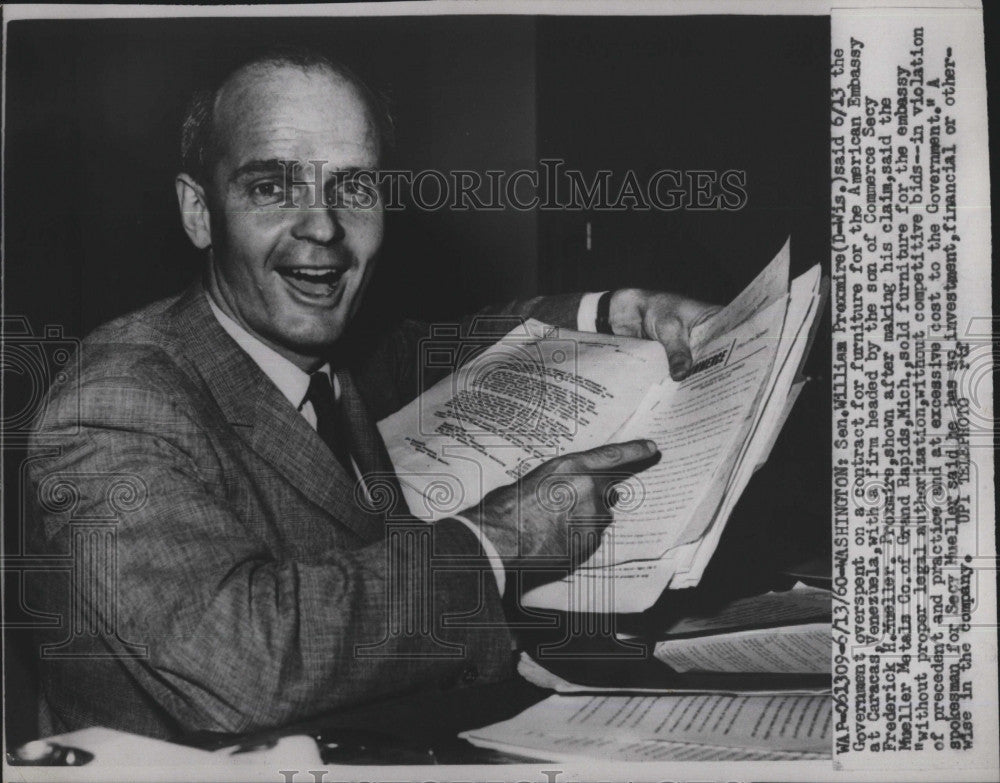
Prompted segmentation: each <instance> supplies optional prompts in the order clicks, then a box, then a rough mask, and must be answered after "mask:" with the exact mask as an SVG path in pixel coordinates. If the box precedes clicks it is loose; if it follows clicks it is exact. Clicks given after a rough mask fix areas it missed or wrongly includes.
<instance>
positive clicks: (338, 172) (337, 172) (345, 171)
mask: <svg viewBox="0 0 1000 783" xmlns="http://www.w3.org/2000/svg"><path fill="white" fill-rule="evenodd" d="M300 162H301V161H296V160H286V159H284V158H269V159H267V160H250V161H247V162H246V163H244V164H243V165H241V166H239V167H238V168H237V169H236V171H234V172H233V173H232V175H231V176H230V177H229V181H230V183H233V182H239V181H240V180H241V179H245V178H246V177H251V176H256V175H258V174H272V175H273V174H285V172H286V170H287V172H288V174H290V175H292V176H293V177H297V176H299V172H298V171H297V169H298V168H299V167H300V166H299V164H300ZM310 162H311V161H310ZM373 169H374V167H370V166H347V167H346V168H342V169H329V170H327V171H326V172H325V174H326V175H327V179H338V180H342V179H350V178H353V177H356V176H358V174H360V173H362V172H365V171H373Z"/></svg>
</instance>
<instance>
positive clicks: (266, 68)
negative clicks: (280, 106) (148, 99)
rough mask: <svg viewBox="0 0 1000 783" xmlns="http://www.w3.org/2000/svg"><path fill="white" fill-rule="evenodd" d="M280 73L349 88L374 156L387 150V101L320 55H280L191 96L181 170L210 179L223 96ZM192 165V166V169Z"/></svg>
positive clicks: (240, 69)
mask: <svg viewBox="0 0 1000 783" xmlns="http://www.w3.org/2000/svg"><path fill="white" fill-rule="evenodd" d="M282 70H293V71H298V72H300V73H303V74H306V75H310V74H325V75H327V76H328V77H330V78H331V80H332V81H333V83H335V84H336V85H338V86H344V85H346V86H347V87H349V88H350V90H351V91H352V93H353V94H354V96H355V97H356V99H357V100H358V101H359V103H360V104H361V106H362V107H363V110H364V117H365V119H366V120H367V122H368V124H369V127H370V128H371V131H372V133H373V135H374V137H375V140H376V145H377V155H378V156H379V157H380V158H381V156H382V155H383V153H384V151H385V149H386V147H387V146H391V145H392V138H393V135H394V134H393V124H394V123H393V119H392V116H391V114H390V113H389V111H388V106H387V99H386V98H385V96H384V95H382V94H381V93H376V92H375V91H374V90H372V88H371V87H370V86H369V85H368V84H367V83H366V82H365V81H364V80H363V79H361V77H359V76H358V75H357V74H356V73H354V71H353V70H352V69H351V68H349V67H348V66H346V65H344V64H342V63H339V62H337V61H335V60H330V59H328V58H325V57H323V56H310V57H308V58H303V57H300V56H296V55H295V54H293V55H290V56H288V55H284V54H282V53H279V54H276V55H267V56H264V57H261V58H259V59H255V60H251V61H249V62H246V63H244V64H242V65H240V66H239V67H237V68H235V69H234V70H232V71H231V72H229V73H228V74H227V75H226V76H225V78H224V79H222V81H220V82H217V83H216V85H215V86H214V89H211V90H203V91H201V96H202V97H201V98H200V99H199V98H198V97H197V96H198V93H196V94H195V96H193V98H192V103H191V104H189V109H188V113H187V116H186V118H185V121H184V128H183V129H182V155H181V167H182V170H184V171H185V173H187V174H190V175H191V176H194V177H195V179H201V178H202V177H205V176H208V177H210V176H211V173H210V169H211V167H212V164H213V163H214V162H215V161H216V160H217V155H216V154H214V153H217V151H218V148H219V143H220V141H221V139H220V138H219V135H218V126H217V123H218V119H219V109H220V107H221V105H222V101H223V100H224V98H225V96H226V93H227V92H228V91H229V90H230V89H231V88H232V87H233V86H234V85H235V84H236V83H237V82H239V81H240V80H244V79H246V78H248V77H251V76H253V75H254V74H255V73H257V74H262V75H267V74H274V73H275V72H278V71H282ZM199 100H200V107H199V103H198V101H199ZM199 114H200V117H199V116H198V115H199ZM191 153H196V160H192V155H191ZM192 163H194V164H195V165H193V166H192V165H191V164H192Z"/></svg>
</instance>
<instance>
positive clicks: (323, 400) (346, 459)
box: [303, 372, 354, 479]
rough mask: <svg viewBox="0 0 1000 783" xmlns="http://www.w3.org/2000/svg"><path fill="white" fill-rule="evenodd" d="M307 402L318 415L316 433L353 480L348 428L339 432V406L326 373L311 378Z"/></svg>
mask: <svg viewBox="0 0 1000 783" xmlns="http://www.w3.org/2000/svg"><path fill="white" fill-rule="evenodd" d="M306 402H308V403H311V404H312V407H313V412H314V413H315V414H316V432H317V433H318V434H319V436H320V437H321V438H322V439H323V442H324V443H325V444H326V445H327V446H328V447H329V449H330V451H332V452H333V456H335V457H336V458H337V460H338V461H339V462H340V464H341V465H343V466H344V470H345V471H347V475H348V477H349V478H351V479H353V478H354V468H353V467H352V465H351V450H350V444H349V443H348V442H347V441H348V438H349V434H348V432H347V428H346V427H345V428H343V431H342V432H338V430H340V429H341V428H340V427H338V426H337V424H338V419H339V416H338V410H339V405H338V404H337V398H336V397H335V396H334V394H333V387H332V386H331V385H330V376H328V375H327V374H326V373H325V372H314V373H312V374H311V375H310V376H309V390H308V391H307V392H306V397H305V400H303V404H304V403H306Z"/></svg>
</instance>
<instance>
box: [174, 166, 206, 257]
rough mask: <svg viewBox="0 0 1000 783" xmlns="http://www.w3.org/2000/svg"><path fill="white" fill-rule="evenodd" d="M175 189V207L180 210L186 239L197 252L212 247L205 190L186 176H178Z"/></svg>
mask: <svg viewBox="0 0 1000 783" xmlns="http://www.w3.org/2000/svg"><path fill="white" fill-rule="evenodd" d="M174 187H175V188H176V189H177V206H178V207H179V208H180V210H181V223H182V224H183V226H184V230H185V231H186V232H187V235H188V239H190V240H191V242H192V243H193V244H194V246H195V247H196V248H198V249H199V250H204V249H205V248H207V247H211V246H212V221H211V217H210V215H209V213H208V201H207V200H206V198H205V189H204V188H203V187H202V186H201V185H199V184H198V183H197V182H195V181H194V180H193V179H191V177H189V176H188V175H187V174H178V175H177V179H175V180H174Z"/></svg>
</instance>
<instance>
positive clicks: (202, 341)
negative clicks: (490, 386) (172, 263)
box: [175, 282, 383, 540]
mask: <svg viewBox="0 0 1000 783" xmlns="http://www.w3.org/2000/svg"><path fill="white" fill-rule="evenodd" d="M175 323H177V324H178V325H179V331H180V334H181V339H182V342H183V351H184V354H185V357H186V358H187V359H188V360H189V361H190V362H191V364H193V365H194V368H195V370H196V371H197V373H198V375H199V376H200V377H201V378H202V380H203V381H204V382H205V384H206V385H207V386H208V388H209V391H210V392H211V394H212V396H213V397H214V398H215V401H216V402H217V403H218V405H219V408H220V409H221V411H222V413H223V415H224V417H225V418H226V421H228V422H229V423H230V424H231V425H233V427H234V429H235V430H236V431H237V432H238V433H239V434H240V436H241V437H243V438H244V439H245V440H246V441H247V443H248V444H249V445H250V447H251V448H252V449H253V450H254V451H255V452H256V453H257V454H259V455H260V456H261V457H263V458H264V459H265V460H267V461H268V462H269V463H271V465H272V466H274V468H275V469H276V470H278V472H280V473H281V474H282V475H283V476H284V477H285V478H286V479H288V481H289V482H290V483H291V484H292V485H293V486H295V488H296V489H298V490H299V491H300V492H302V493H303V494H304V495H305V496H306V497H308V498H309V500H311V501H312V502H313V503H315V504H316V505H318V506H320V507H321V508H323V509H324V510H325V511H326V512H327V513H329V514H330V515H331V516H333V517H334V518H335V519H336V520H337V521H338V522H339V523H341V524H344V525H345V526H347V527H349V528H351V529H352V530H353V531H354V532H355V533H357V534H358V535H359V536H361V537H362V538H364V539H366V540H373V539H374V538H375V537H376V536H379V535H380V534H381V531H382V524H383V522H382V518H381V515H379V514H377V513H373V512H372V511H371V510H370V509H368V508H367V507H366V504H365V503H364V502H363V501H362V502H359V500H358V498H357V497H356V495H355V492H356V483H357V482H356V480H355V479H354V477H353V476H352V477H348V476H347V474H346V473H345V472H344V468H343V466H341V464H340V463H339V462H338V461H337V459H336V458H335V457H334V456H333V454H332V453H331V451H330V449H329V448H327V446H326V444H325V443H323V441H322V439H321V438H320V437H319V435H318V434H317V433H316V432H315V431H314V430H313V429H312V427H310V426H309V423H308V422H307V421H306V420H305V418H303V416H302V414H300V413H299V412H298V411H297V410H295V408H294V407H293V406H292V405H291V404H290V403H289V401H288V400H287V399H286V398H285V397H284V396H283V395H282V394H281V392H280V391H278V388H277V387H276V386H275V385H274V384H273V383H272V382H271V380H270V379H269V378H268V377H267V376H266V375H265V374H264V372H263V371H262V370H261V369H260V367H258V366H257V364H256V363H255V362H254V361H253V360H252V359H251V358H250V357H249V356H248V355H247V354H246V353H245V352H244V351H243V350H242V349H241V348H240V347H239V346H238V345H237V344H236V342H235V341H234V340H233V339H232V338H231V337H230V336H229V335H228V334H226V331H225V330H224V329H223V328H222V326H221V325H220V324H219V322H218V320H217V319H216V318H215V315H214V314H213V313H212V310H211V308H210V307H209V304H208V299H207V294H206V292H205V289H204V287H203V286H202V285H201V283H200V282H199V283H197V284H195V285H194V286H192V287H191V289H189V290H188V291H187V292H186V293H185V294H184V295H183V296H182V297H181V298H180V299H179V300H178V302H177V304H176V305H175ZM376 434H377V433H376Z"/></svg>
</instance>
